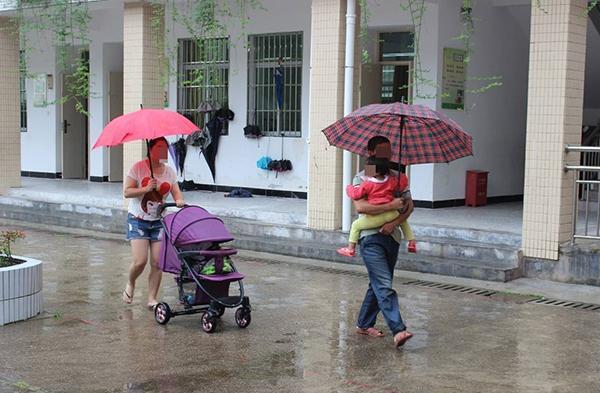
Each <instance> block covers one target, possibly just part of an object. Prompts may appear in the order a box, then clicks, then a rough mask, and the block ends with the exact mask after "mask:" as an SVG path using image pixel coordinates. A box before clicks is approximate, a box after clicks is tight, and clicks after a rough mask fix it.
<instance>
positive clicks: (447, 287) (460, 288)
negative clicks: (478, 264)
mask: <svg viewBox="0 0 600 393" xmlns="http://www.w3.org/2000/svg"><path fill="white" fill-rule="evenodd" d="M240 259H241V260H246V261H254V262H266V263H272V264H285V265H290V266H295V267H299V266H301V267H302V269H304V270H310V271H317V272H322V273H331V274H337V275H343V276H352V277H367V273H366V272H360V271H353V270H343V269H336V268H330V267H325V266H315V265H295V264H293V263H290V262H284V261H277V260H275V259H262V258H255V257H240ZM399 279H400V280H402V278H399ZM402 285H411V286H417V287H424V288H434V289H441V290H444V291H452V292H457V293H464V294H468V295H477V296H484V297H492V296H495V295H498V296H506V295H507V294H508V293H506V292H501V291H495V290H491V289H483V288H476V287H470V286H466V285H456V284H444V283H440V282H434V281H424V280H410V279H405V280H404V281H402ZM508 295H513V296H522V297H525V298H531V297H532V296H531V295H519V294H508ZM522 303H527V304H539V305H542V306H553V307H562V308H571V309H575V310H584V311H598V312H600V304H593V303H583V302H574V301H569V300H560V299H551V298H546V297H539V296H533V298H532V299H531V300H529V299H528V300H525V301H523V300H521V304H522Z"/></svg>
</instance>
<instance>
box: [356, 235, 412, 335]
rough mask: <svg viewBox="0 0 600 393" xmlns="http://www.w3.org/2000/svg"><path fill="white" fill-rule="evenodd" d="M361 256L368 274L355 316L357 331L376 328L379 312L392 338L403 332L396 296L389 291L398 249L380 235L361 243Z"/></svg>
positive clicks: (389, 237) (367, 237) (387, 238)
mask: <svg viewBox="0 0 600 393" xmlns="http://www.w3.org/2000/svg"><path fill="white" fill-rule="evenodd" d="M359 244H360V253H361V255H362V258H363V262H364V264H365V266H366V267H367V272H368V273H369V288H368V289H367V293H366V294H365V299H364V300H363V303H362V306H361V308H360V312H359V314H358V325H357V326H358V327H359V328H363V329H367V328H370V327H373V326H375V321H376V320H377V314H379V311H381V313H382V314H383V317H384V318H385V321H386V322H387V324H388V326H389V328H390V330H391V331H392V333H393V334H396V333H398V332H401V331H404V330H406V326H405V325H404V322H403V321H402V316H401V315H400V306H399V305H398V294H397V293H396V291H395V290H394V289H393V288H392V280H393V278H394V267H395V266H396V260H397V259H398V249H399V247H400V245H399V244H398V243H397V242H396V241H395V240H394V238H392V237H391V236H386V235H382V234H380V233H378V234H375V235H369V236H366V237H364V238H362V239H360V242H359Z"/></svg>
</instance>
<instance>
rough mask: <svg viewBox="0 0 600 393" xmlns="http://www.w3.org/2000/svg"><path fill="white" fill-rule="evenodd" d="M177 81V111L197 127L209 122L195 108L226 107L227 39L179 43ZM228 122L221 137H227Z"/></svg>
mask: <svg viewBox="0 0 600 393" xmlns="http://www.w3.org/2000/svg"><path fill="white" fill-rule="evenodd" d="M178 55H179V78H178V79H179V80H178V95H177V111H178V112H179V113H181V114H182V115H184V116H186V117H187V118H188V119H190V120H191V121H193V122H194V123H195V124H196V125H197V126H198V127H200V128H202V127H204V123H205V122H206V121H208V120H210V114H207V113H204V112H199V111H198V108H199V107H200V106H201V105H202V106H207V104H209V103H210V105H211V106H216V107H218V108H222V107H227V105H228V88H229V38H226V37H224V38H205V39H202V40H193V39H181V40H179V54H178ZM227 132H228V126H227V122H225V124H224V125H223V134H227Z"/></svg>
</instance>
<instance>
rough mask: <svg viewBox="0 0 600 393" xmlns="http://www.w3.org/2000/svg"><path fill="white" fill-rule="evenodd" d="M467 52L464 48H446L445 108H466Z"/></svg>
mask: <svg viewBox="0 0 600 393" xmlns="http://www.w3.org/2000/svg"><path fill="white" fill-rule="evenodd" d="M466 54H467V53H466V51H465V50H463V49H454V48H444V69H443V74H442V108H443V109H456V110H464V109H465V79H466V64H465V56H466Z"/></svg>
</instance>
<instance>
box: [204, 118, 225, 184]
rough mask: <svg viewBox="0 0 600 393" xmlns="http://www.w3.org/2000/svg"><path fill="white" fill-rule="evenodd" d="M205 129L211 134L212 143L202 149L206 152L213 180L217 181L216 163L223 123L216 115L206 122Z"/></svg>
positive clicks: (205, 156) (205, 155)
mask: <svg viewBox="0 0 600 393" xmlns="http://www.w3.org/2000/svg"><path fill="white" fill-rule="evenodd" d="M204 129H205V130H206V131H207V132H208V133H209V135H210V143H209V144H208V146H207V147H206V148H204V149H203V150H202V153H203V154H204V158H205V159H206V163H207V164H208V168H209V169H210V173H211V174H212V178H213V181H215V174H216V167H215V163H216V160H217V150H218V149H219V139H220V138H221V132H222V131H223V123H222V122H221V120H219V118H218V117H214V118H213V119H211V120H210V121H209V122H208V123H206V125H205V126H204Z"/></svg>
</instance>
